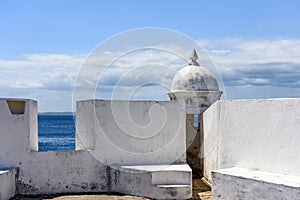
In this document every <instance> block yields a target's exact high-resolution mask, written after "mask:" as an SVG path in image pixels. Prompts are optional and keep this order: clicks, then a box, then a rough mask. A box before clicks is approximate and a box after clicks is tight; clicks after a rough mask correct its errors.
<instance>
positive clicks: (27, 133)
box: [0, 99, 38, 168]
mask: <svg viewBox="0 0 300 200" xmlns="http://www.w3.org/2000/svg"><path fill="white" fill-rule="evenodd" d="M8 101H12V102H19V103H20V104H22V103H25V108H24V114H13V113H12V112H11V111H10V108H9V106H8ZM16 107H18V105H17V103H16ZM12 109H13V108H12ZM16 110H18V108H16ZM0 127H1V130H0V133H1V134H0V136H1V139H0V168H1V167H11V166H16V165H18V163H19V161H21V160H23V157H26V156H27V155H28V153H29V152H30V151H37V149H38V138H37V102H36V101H33V100H28V99H0Z"/></svg>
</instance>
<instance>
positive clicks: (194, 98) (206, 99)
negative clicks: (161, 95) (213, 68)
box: [168, 50, 222, 114]
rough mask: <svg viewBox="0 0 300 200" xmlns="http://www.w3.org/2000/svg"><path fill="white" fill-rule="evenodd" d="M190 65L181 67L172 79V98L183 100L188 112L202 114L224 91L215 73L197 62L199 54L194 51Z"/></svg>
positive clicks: (170, 93)
mask: <svg viewBox="0 0 300 200" xmlns="http://www.w3.org/2000/svg"><path fill="white" fill-rule="evenodd" d="M190 59H191V61H190V63H189V65H188V66H186V67H184V68H182V69H180V70H179V71H178V72H177V73H176V74H175V76H174V78H173V80H172V86H171V91H170V92H169V93H168V95H169V97H170V99H171V100H182V101H184V102H185V104H186V114H201V113H203V112H204V111H205V110H206V109H207V108H208V107H209V106H210V105H211V104H212V103H214V102H215V101H217V100H219V99H220V97H221V95H222V91H219V85H218V82H217V80H216V78H215V77H214V76H213V74H212V73H211V72H210V71H209V70H208V69H206V68H205V67H201V66H199V63H197V59H198V55H197V53H196V51H195V50H193V51H192V54H191V57H190Z"/></svg>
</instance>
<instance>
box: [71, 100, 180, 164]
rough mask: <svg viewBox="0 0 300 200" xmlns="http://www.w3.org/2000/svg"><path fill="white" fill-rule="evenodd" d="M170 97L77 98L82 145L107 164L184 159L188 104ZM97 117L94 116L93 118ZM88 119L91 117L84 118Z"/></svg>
mask: <svg viewBox="0 0 300 200" xmlns="http://www.w3.org/2000/svg"><path fill="white" fill-rule="evenodd" d="M183 104H184V102H170V101H117V100H116V101H106V100H85V101H79V102H77V113H76V115H77V127H76V129H77V139H78V140H80V141H78V143H79V144H80V143H81V148H82V147H83V148H85V149H93V150H92V152H93V155H94V156H95V157H96V158H97V159H98V160H100V161H101V162H103V163H105V164H108V165H142V164H144V165H151V164H170V163H173V162H174V161H176V162H177V163H185V150H186V146H185V140H186V135H185V127H186V124H185V117H186V116H185V112H184V109H185V106H184V105H183ZM93 117H95V120H92V119H91V118H93ZM85 119H88V120H85Z"/></svg>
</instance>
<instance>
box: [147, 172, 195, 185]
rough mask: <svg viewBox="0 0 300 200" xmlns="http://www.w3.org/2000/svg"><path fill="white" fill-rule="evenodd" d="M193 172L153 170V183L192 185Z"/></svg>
mask: <svg viewBox="0 0 300 200" xmlns="http://www.w3.org/2000/svg"><path fill="white" fill-rule="evenodd" d="M191 180H192V173H191V172H188V171H180V170H173V171H155V172H152V184H153V185H168V184H169V185H190V184H191Z"/></svg>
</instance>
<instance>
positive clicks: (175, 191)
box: [153, 184, 192, 199]
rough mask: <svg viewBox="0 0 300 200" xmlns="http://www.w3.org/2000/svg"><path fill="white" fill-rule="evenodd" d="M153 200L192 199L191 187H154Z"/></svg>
mask: <svg viewBox="0 0 300 200" xmlns="http://www.w3.org/2000/svg"><path fill="white" fill-rule="evenodd" d="M154 186H155V189H154V196H153V197H154V198H155V199H189V198H191V197H192V185H189V184H161V185H154Z"/></svg>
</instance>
